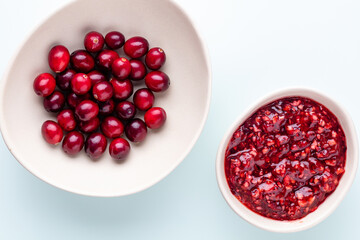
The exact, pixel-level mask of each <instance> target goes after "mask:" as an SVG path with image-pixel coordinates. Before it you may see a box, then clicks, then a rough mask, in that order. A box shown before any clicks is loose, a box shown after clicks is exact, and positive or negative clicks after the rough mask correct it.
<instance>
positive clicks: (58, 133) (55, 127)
mask: <svg viewBox="0 0 360 240" xmlns="http://www.w3.org/2000/svg"><path fill="white" fill-rule="evenodd" d="M41 134H42V136H43V137H44V139H45V141H46V142H48V143H49V144H52V145H57V144H58V143H60V142H61V140H62V138H63V135H64V133H63V130H62V129H61V127H60V126H59V124H57V123H56V122H54V121H51V120H48V121H45V122H44V123H43V125H42V127H41Z"/></svg>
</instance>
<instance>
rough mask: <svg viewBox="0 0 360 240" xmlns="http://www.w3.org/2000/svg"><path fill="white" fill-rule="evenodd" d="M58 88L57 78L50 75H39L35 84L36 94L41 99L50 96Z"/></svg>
mask: <svg viewBox="0 0 360 240" xmlns="http://www.w3.org/2000/svg"><path fill="white" fill-rule="evenodd" d="M55 87H56V81H55V78H54V77H53V76H52V75H51V74H50V73H42V74H40V75H38V76H37V77H36V78H35V80H34V84H33V88H34V92H35V93H36V95H39V96H41V97H47V96H50V95H51V94H52V93H53V92H54V90H55Z"/></svg>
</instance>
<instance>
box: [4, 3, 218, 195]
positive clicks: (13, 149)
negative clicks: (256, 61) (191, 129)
mask: <svg viewBox="0 0 360 240" xmlns="http://www.w3.org/2000/svg"><path fill="white" fill-rule="evenodd" d="M79 1H86V0H72V1H70V2H69V3H67V4H63V5H62V6H61V7H60V8H58V9H56V10H55V11H53V12H52V13H50V14H49V15H48V16H46V17H45V18H43V19H42V20H40V22H39V23H37V24H35V25H34V26H33V28H31V29H30V30H29V31H28V32H27V34H25V37H24V39H23V40H22V41H21V43H20V44H19V45H18V46H17V48H16V50H15V52H14V54H13V55H12V57H11V58H10V61H9V63H8V65H7V67H6V68H5V71H4V74H3V76H2V78H1V82H0V88H1V89H0V109H3V108H2V107H1V106H3V105H4V103H5V89H6V85H7V83H8V81H9V74H10V71H11V69H12V66H13V65H14V63H15V61H16V59H17V57H18V56H19V55H20V51H21V49H23V47H24V46H25V44H26V42H27V41H28V40H29V39H30V38H31V37H32V36H33V34H35V33H36V32H37V31H38V30H39V29H40V28H41V27H42V26H43V24H44V23H46V22H47V21H48V20H49V19H50V18H52V17H53V16H54V15H56V14H58V13H59V12H61V11H63V10H64V9H65V8H68V7H70V6H72V5H74V4H76V3H77V2H79ZM161 1H164V2H168V3H170V4H172V5H173V6H174V7H175V9H177V10H178V11H179V13H180V14H182V15H183V16H184V17H185V18H186V19H187V20H188V21H189V23H190V26H191V27H192V28H193V30H194V33H195V34H196V37H197V39H198V41H199V43H200V46H201V51H202V52H203V54H204V60H205V66H206V71H207V75H208V79H207V81H208V87H207V90H206V91H207V98H206V107H205V113H204V115H203V117H202V120H201V123H200V127H199V128H198V130H197V132H195V134H194V136H193V138H192V140H191V141H190V144H189V146H188V148H187V149H186V151H184V152H183V154H182V155H180V156H179V157H178V160H177V161H174V164H173V166H172V167H171V168H169V169H168V170H167V171H164V173H163V174H162V175H160V176H158V177H157V178H155V180H154V181H151V182H149V183H148V184H144V185H143V186H142V187H140V188H136V189H135V190H132V191H128V192H126V193H124V194H122V193H116V192H114V193H113V194H96V193H90V192H85V191H78V190H77V189H72V188H68V187H65V186H62V184H61V183H53V182H51V181H49V180H48V179H45V178H43V177H41V176H40V175H39V174H38V173H37V171H36V170H35V169H31V168H30V167H29V166H27V165H26V164H24V162H23V161H22V159H21V158H20V157H19V155H18V154H17V152H18V150H16V147H15V146H16V144H14V143H13V142H12V140H11V138H10V136H9V133H8V131H7V129H6V124H5V116H4V112H3V110H0V135H2V137H3V140H4V142H5V145H6V146H7V148H8V149H9V151H10V153H11V154H12V155H13V156H14V158H15V159H16V160H17V161H18V162H19V163H20V164H21V165H22V166H23V167H24V168H25V169H26V170H28V171H29V172H30V173H31V174H33V175H34V176H36V177H37V178H39V179H41V180H42V181H44V182H46V183H48V184H50V185H51V186H53V187H56V188H59V189H62V190H64V191H67V192H70V193H75V194H79V195H83V196H89V197H120V196H128V195H132V194H135V193H138V192H141V191H144V190H146V189H148V188H150V187H152V186H154V185H156V184H157V183H159V182H160V181H161V180H163V179H164V178H165V177H166V176H168V175H169V174H170V173H171V172H173V171H174V170H175V169H176V168H177V167H178V166H179V165H180V163H182V162H183V160H184V159H185V158H186V157H187V155H188V154H189V153H190V151H191V150H192V149H193V147H194V145H195V144H196V142H197V141H198V139H199V137H200V135H201V133H202V131H203V129H204V126H205V123H206V120H207V118H208V115H209V110H210V103H211V95H212V68H211V60H210V55H209V50H208V46H207V44H206V42H205V39H204V37H203V33H202V31H200V28H199V27H198V26H197V23H196V22H195V21H194V19H192V18H191V17H190V16H189V14H187V12H186V11H185V10H184V9H183V7H181V6H180V5H179V4H178V3H177V2H175V0H161Z"/></svg>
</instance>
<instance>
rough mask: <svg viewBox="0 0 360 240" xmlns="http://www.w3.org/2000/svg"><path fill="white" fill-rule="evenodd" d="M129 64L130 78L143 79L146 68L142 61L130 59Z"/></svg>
mask: <svg viewBox="0 0 360 240" xmlns="http://www.w3.org/2000/svg"><path fill="white" fill-rule="evenodd" d="M130 65H131V72H130V79H131V80H134V81H138V80H142V79H144V77H145V75H146V73H147V70H146V67H145V65H144V64H143V62H142V61H140V60H137V59H131V60H130Z"/></svg>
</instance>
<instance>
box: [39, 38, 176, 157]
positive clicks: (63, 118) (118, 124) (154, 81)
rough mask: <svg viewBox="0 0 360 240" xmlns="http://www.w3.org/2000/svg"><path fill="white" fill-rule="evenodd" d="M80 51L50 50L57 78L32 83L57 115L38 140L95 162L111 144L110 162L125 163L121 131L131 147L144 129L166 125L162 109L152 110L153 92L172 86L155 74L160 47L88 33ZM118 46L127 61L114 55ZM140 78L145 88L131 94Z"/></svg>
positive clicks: (126, 147)
mask: <svg viewBox="0 0 360 240" xmlns="http://www.w3.org/2000/svg"><path fill="white" fill-rule="evenodd" d="M84 47H85V49H80V50H76V51H74V52H73V53H72V54H71V55H70V53H69V51H68V49H67V48H66V47H64V46H62V45H57V46H54V47H53V48H52V49H51V50H50V52H49V55H48V62H49V66H50V68H51V70H52V71H53V72H55V74H56V76H55V77H54V76H53V75H52V74H50V73H42V74H40V75H38V76H37V77H36V78H35V80H34V84H33V88H34V91H35V93H36V94H37V95H38V96H41V97H43V98H44V102H43V103H44V108H45V110H46V111H48V112H50V113H56V114H57V122H55V121H52V120H48V121H46V122H44V123H43V125H42V128H41V132H42V135H43V137H44V139H45V140H46V141H47V142H48V143H49V144H53V145H56V144H59V143H60V142H61V141H62V148H63V150H64V152H65V153H67V154H69V155H75V154H77V153H79V152H80V151H81V150H82V149H83V147H84V146H85V152H86V153H87V155H88V156H89V157H90V158H92V159H98V158H99V157H100V156H101V155H102V154H103V153H104V152H105V150H106V147H107V142H108V140H111V143H110V146H109V153H110V155H111V157H112V158H114V159H115V160H123V159H125V158H126V157H127V156H128V154H129V152H130V144H129V142H128V141H127V140H125V139H124V138H122V135H123V133H124V132H125V135H126V137H127V139H128V140H130V141H131V142H135V143H136V142H141V141H144V139H145V137H146V135H147V128H150V129H158V128H160V127H162V126H163V125H164V123H165V120H166V113H165V111H164V109H162V108H160V107H153V105H154V101H155V96H154V92H163V91H166V90H167V89H168V88H169V85H170V80H169V77H168V75H166V74H165V73H164V72H162V71H159V69H160V68H161V67H162V66H163V65H164V63H165V60H166V55H165V52H164V50H163V49H161V48H159V47H155V48H151V49H150V50H149V43H148V41H147V40H146V39H145V38H143V37H132V38H130V39H128V40H126V41H125V37H124V35H123V34H122V33H120V32H117V31H112V32H109V33H107V34H106V36H105V37H103V35H102V34H101V33H99V32H95V31H92V32H89V33H88V34H86V36H85V38H84ZM122 47H123V51H124V53H125V55H126V56H120V55H119V53H118V52H117V50H119V49H120V48H122ZM143 79H145V85H146V87H144V88H140V89H139V90H137V91H136V92H135V93H134V94H133V82H136V81H141V80H143ZM131 95H133V97H132V101H129V100H128V99H129V98H130V97H131ZM138 111H140V112H144V113H145V114H144V120H145V122H144V121H143V120H141V119H140V118H136V117H135V116H136V114H137V112H138ZM99 129H100V131H99Z"/></svg>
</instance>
